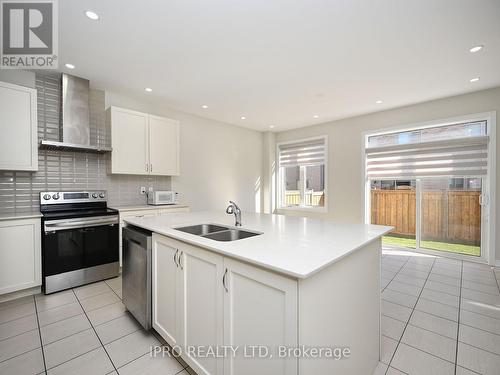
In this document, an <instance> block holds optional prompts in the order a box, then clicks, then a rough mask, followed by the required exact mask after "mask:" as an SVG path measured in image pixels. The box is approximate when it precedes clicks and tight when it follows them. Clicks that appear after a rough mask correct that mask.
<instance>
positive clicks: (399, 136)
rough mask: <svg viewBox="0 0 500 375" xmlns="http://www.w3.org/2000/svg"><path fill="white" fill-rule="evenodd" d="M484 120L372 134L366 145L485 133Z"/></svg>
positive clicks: (385, 144)
mask: <svg viewBox="0 0 500 375" xmlns="http://www.w3.org/2000/svg"><path fill="white" fill-rule="evenodd" d="M486 130H487V129H486V121H476V122H467V123H462V124H453V125H442V126H434V127H430V128H423V129H418V130H410V131H403V132H397V133H388V134H380V135H373V136H370V137H368V145H367V146H368V147H383V146H392V145H405V144H412V143H422V142H430V141H439V140H447V139H456V138H467V137H477V136H482V135H486V134H487V131H486Z"/></svg>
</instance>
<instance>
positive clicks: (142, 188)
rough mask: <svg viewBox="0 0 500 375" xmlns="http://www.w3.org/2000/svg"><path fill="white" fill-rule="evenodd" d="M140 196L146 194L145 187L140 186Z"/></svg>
mask: <svg viewBox="0 0 500 375" xmlns="http://www.w3.org/2000/svg"><path fill="white" fill-rule="evenodd" d="M141 194H146V187H145V186H141Z"/></svg>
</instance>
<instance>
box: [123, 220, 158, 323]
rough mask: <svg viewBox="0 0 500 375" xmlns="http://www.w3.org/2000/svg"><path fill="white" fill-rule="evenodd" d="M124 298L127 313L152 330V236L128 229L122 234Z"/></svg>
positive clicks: (140, 230)
mask: <svg viewBox="0 0 500 375" xmlns="http://www.w3.org/2000/svg"><path fill="white" fill-rule="evenodd" d="M122 243H123V244H122V252H123V263H122V297H123V303H124V305H125V306H126V307H127V310H128V311H129V312H130V313H131V314H132V315H133V316H134V317H135V318H136V319H137V321H138V322H139V323H140V324H141V325H142V326H143V327H144V328H145V329H146V330H149V329H150V328H151V232H148V231H146V230H144V229H141V228H137V227H133V226H128V227H125V228H123V230H122Z"/></svg>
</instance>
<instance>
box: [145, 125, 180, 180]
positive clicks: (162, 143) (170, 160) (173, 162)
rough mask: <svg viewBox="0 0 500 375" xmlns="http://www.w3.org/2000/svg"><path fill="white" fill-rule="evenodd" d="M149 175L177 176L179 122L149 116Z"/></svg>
mask: <svg viewBox="0 0 500 375" xmlns="http://www.w3.org/2000/svg"><path fill="white" fill-rule="evenodd" d="M149 136H150V147H151V148H150V169H151V174H154V175H163V176H176V175H178V174H179V122H178V121H175V120H170V119H167V118H163V117H157V116H152V115H149Z"/></svg>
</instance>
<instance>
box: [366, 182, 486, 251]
mask: <svg viewBox="0 0 500 375" xmlns="http://www.w3.org/2000/svg"><path fill="white" fill-rule="evenodd" d="M479 195H480V192H478V191H459V190H458V191H426V192H423V193H422V223H421V224H422V229H421V230H422V236H421V238H422V239H423V240H432V241H441V242H451V243H462V244H468V245H476V246H477V245H479V244H480V242H481V206H480V204H479ZM415 205H416V197H415V191H414V190H372V191H371V222H372V223H373V224H380V225H390V226H393V227H395V229H394V231H393V232H392V233H393V234H396V235H401V236H415V230H416V223H415V220H416V207H415Z"/></svg>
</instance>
